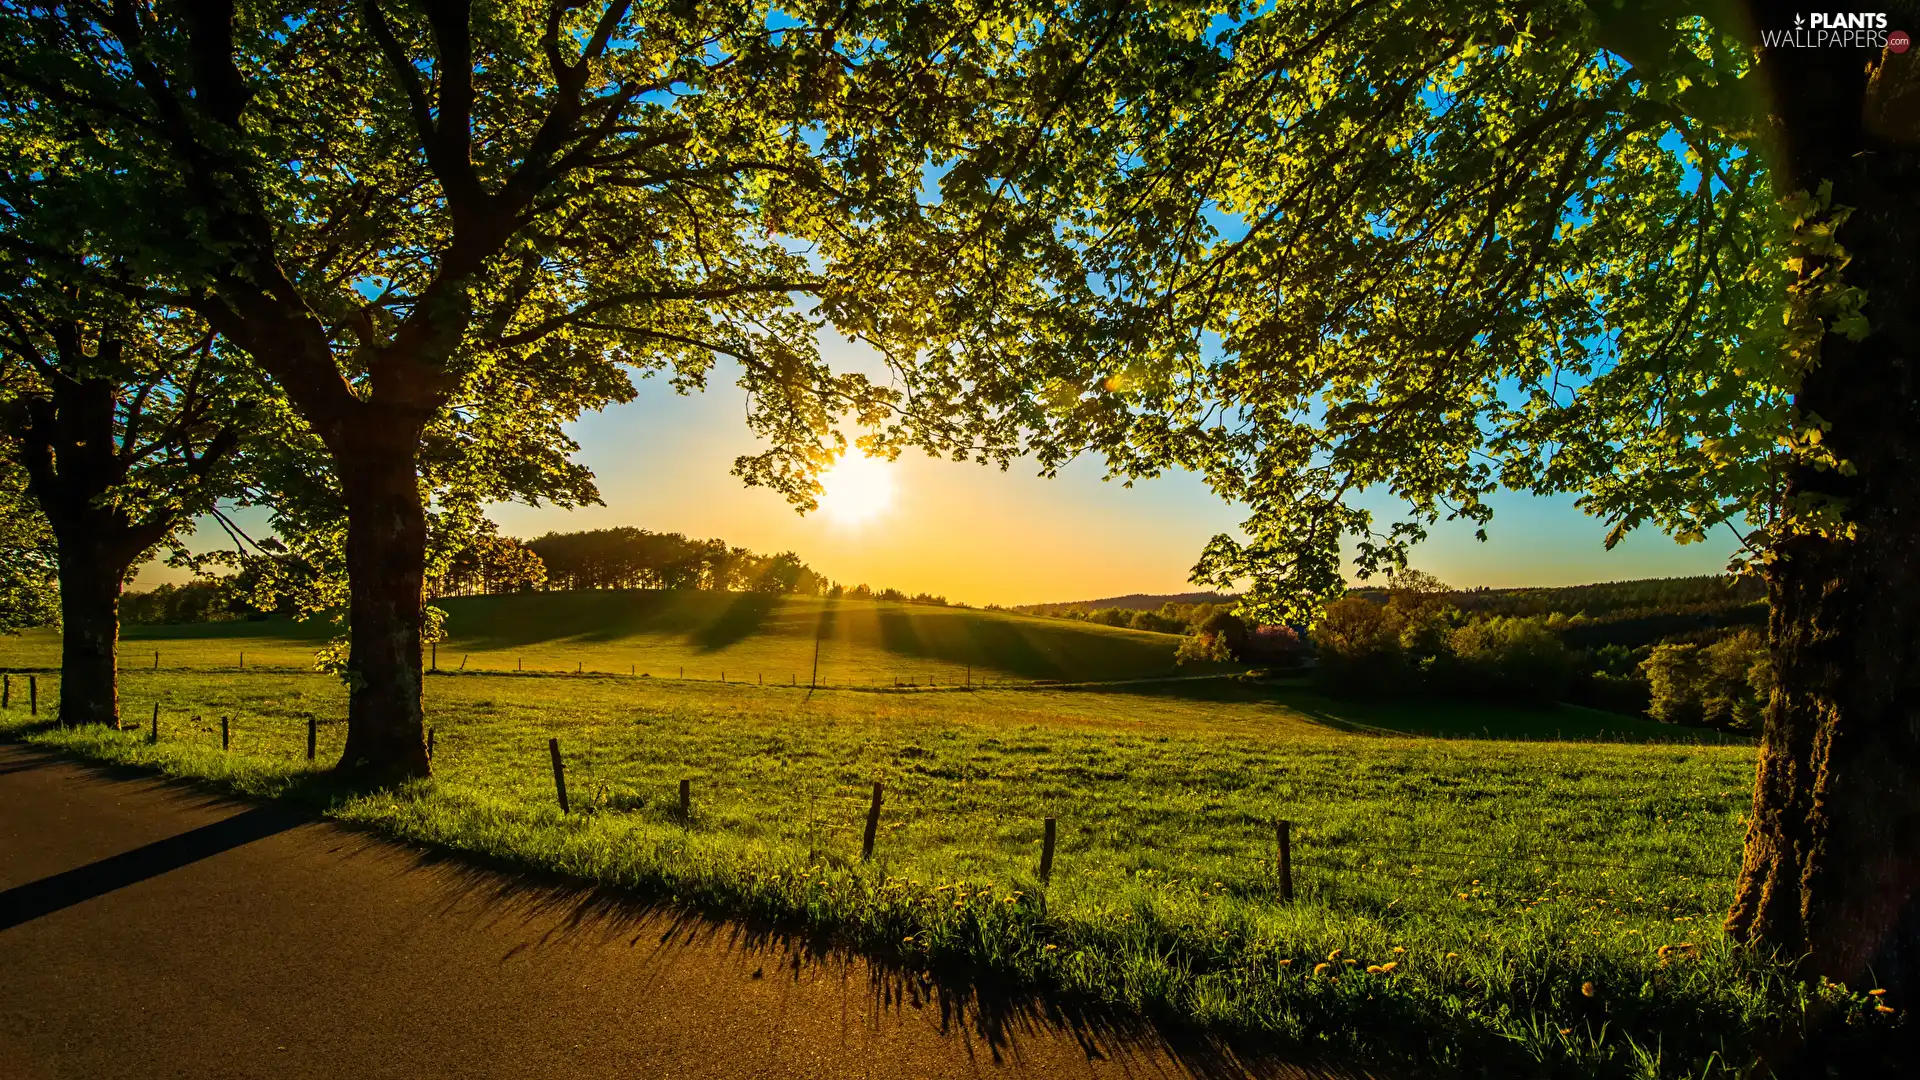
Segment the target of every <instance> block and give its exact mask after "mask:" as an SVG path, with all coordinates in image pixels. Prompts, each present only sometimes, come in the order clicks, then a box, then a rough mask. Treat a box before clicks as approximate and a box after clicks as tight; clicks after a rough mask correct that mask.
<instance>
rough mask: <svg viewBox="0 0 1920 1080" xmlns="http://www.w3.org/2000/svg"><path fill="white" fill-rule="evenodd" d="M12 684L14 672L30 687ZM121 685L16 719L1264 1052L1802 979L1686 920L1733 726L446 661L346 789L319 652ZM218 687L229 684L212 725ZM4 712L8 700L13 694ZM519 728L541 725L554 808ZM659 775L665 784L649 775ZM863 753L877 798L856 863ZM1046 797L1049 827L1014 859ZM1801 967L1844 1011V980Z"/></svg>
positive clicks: (1613, 1010)
mask: <svg viewBox="0 0 1920 1080" xmlns="http://www.w3.org/2000/svg"><path fill="white" fill-rule="evenodd" d="M11 644H14V643H6V644H0V659H6V658H7V653H6V652H5V651H4V650H6V649H7V648H8V646H9V645H11ZM517 644H526V645H531V644H533V643H530V642H529V643H517ZM737 644H738V643H737ZM776 647H777V646H776ZM15 678H16V684H17V682H18V676H16V677H15ZM52 681H53V680H52V679H51V678H46V677H43V684H51V683H52ZM16 689H17V685H16ZM42 692H43V694H42V704H43V709H50V708H51V705H52V702H53V699H54V698H55V697H56V695H57V689H55V688H54V687H52V686H51V685H43V687H42ZM122 693H123V703H124V711H125V713H126V715H127V716H128V717H130V718H133V719H137V720H138V721H140V722H141V724H142V727H143V728H144V726H145V721H146V720H147V718H148V717H149V716H150V714H151V710H152V707H153V705H154V704H155V703H158V704H159V705H160V706H161V717H162V730H161V736H162V737H161V741H160V743H159V745H157V746H149V745H147V744H146V742H145V738H144V734H134V733H131V732H129V733H114V732H106V731H89V732H58V731H46V730H44V729H34V730H35V733H34V734H32V736H31V737H32V738H33V739H34V741H36V742H39V743H41V744H43V745H48V746H52V747H57V748H59V749H62V750H64V751H66V752H69V753H73V754H77V755H81V756H85V757H90V758H94V759H100V760H107V761H115V762H122V763H128V764H133V765H138V766H143V767H149V768H155V769H161V770H164V771H167V772H170V773H173V774H177V775H182V776H189V777H194V778H197V779H200V780H202V781H204V782H209V783H212V784H214V785H217V786H222V787H226V788H230V789H233V790H238V791H244V792H249V793H255V794H266V795H281V796H292V797H296V798H304V799H309V800H316V801H319V802H320V803H322V804H324V805H325V807H326V812H327V813H329V814H331V815H332V816H334V817H336V818H338V819H340V820H343V821H347V822H352V823H356V824H361V825H365V826H370V827H373V828H377V829H380V830H383V831H385V832H388V833H390V834H393V835H395V836H399V837H403V838H407V839H410V840H414V841H419V842H424V843H429V844H435V845H442V846H446V847H450V848H455V849H459V850H463V851H469V852H474V853H477V854H480V855H483V856H487V857H493V858H500V859H504V860H507V861H509V862H511V863H513V864H516V865H523V866H528V867H532V868H537V869H541V870H548V871H556V872H560V873H564V874H568V875H573V876H576V877H580V878H584V879H589V880H594V881H600V882H605V883H608V884H611V885H613V886H616V887H620V888H626V889H632V890H636V891H638V892H640V893H642V894H644V895H647V896H656V897H666V898H670V899H672V900H673V901H676V902H678V903H682V904H687V905H691V906H695V907H699V908H702V909H706V910H709V911H713V912H719V913H727V914H733V915H739V916H745V917H753V918H764V919H773V920H779V921H783V922H787V923H790V924H803V925H809V926H812V927H815V928H818V929H822V930H826V931H829V932H831V933H833V934H835V935H837V936H839V937H840V938H841V939H842V940H844V941H847V942H849V943H851V944H853V945H856V946H858V947H861V948H864V949H866V950H868V951H870V952H871V953H873V954H874V955H876V956H879V957H881V958H882V959H883V960H887V961H892V962H898V963H901V964H904V965H907V966H909V967H913V968H922V967H924V968H926V969H930V970H933V971H936V972H941V973H944V974H946V975H947V976H948V977H951V978H971V979H975V980H985V981H987V982H989V983H991V984H992V985H995V986H999V987H1002V988H1011V990H1014V991H1020V992H1038V993H1045V994H1047V995H1049V996H1050V997H1052V998H1053V999H1055V1000H1060V1001H1068V1002H1089V1003H1101V1004H1103V1005H1117V1006H1120V1007H1122V1008H1125V1009H1128V1010H1138V1011H1141V1012H1143V1013H1146V1014H1148V1015H1151V1016H1155V1017H1158V1018H1162V1019H1165V1020H1169V1021H1174V1022H1179V1023H1188V1024H1198V1025H1202V1026H1205V1027H1208V1028H1212V1029H1216V1030H1222V1031H1226V1032H1233V1033H1243V1034H1250V1035H1254V1036H1257V1037H1258V1038H1259V1039H1260V1040H1262V1042H1263V1043H1265V1044H1267V1045H1272V1046H1278V1047H1282V1048H1285V1050H1286V1052H1288V1053H1298V1052H1301V1051H1303V1050H1304V1051H1307V1052H1314V1051H1331V1052H1335V1053H1340V1054H1350V1055H1358V1056H1361V1057H1363V1058H1369V1059H1374V1060H1378V1061H1382V1062H1388V1063H1395V1062H1397V1063H1403V1064H1406V1063H1410V1064H1414V1065H1417V1066H1424V1067H1427V1068H1431V1069H1436V1070H1438V1071H1450V1070H1458V1071H1462V1072H1480V1071H1483V1070H1486V1071H1490V1072H1491V1073H1492V1074H1493V1075H1555V1074H1560V1075H1595V1074H1602V1075H1618V1076H1701V1075H1716V1074H1717V1072H1716V1070H1720V1069H1721V1067H1722V1066H1724V1065H1726V1064H1727V1063H1728V1062H1729V1061H1731V1062H1733V1063H1734V1064H1739V1063H1740V1062H1742V1061H1744V1060H1745V1056H1744V1055H1747V1054H1748V1053H1749V1051H1748V1050H1747V1049H1746V1048H1747V1047H1748V1046H1749V1045H1750V1042H1749V1040H1750V1038H1751V1036H1752V1035H1753V1034H1754V1033H1755V1032H1757V1031H1762V1030H1779V1029H1782V1028H1787V1027H1791V1026H1792V1025H1794V1024H1796V1023H1798V1022H1799V1020H1800V1018H1801V1016H1802V1015H1803V1013H1804V1011H1805V1010H1806V1009H1807V1008H1808V1007H1809V1004H1810V999H1809V998H1808V997H1807V996H1806V993H1805V992H1804V991H1802V990H1801V989H1800V988H1799V987H1798V986H1797V984H1794V983H1792V982H1790V981H1788V980H1785V979H1783V978H1782V977H1781V973H1780V971H1779V969H1777V968H1775V967H1773V966H1770V965H1768V964H1766V963H1764V962H1762V961H1761V960H1760V959H1758V958H1756V957H1754V956H1752V955H1751V954H1749V953H1747V952H1744V951H1743V950H1740V949H1737V948H1736V947H1734V945H1733V944H1732V943H1731V942H1730V941H1729V940H1728V939H1727V938H1726V936H1725V935H1724V934H1723V933H1722V932H1721V931H1720V929H1719V923H1720V919H1721V917H1722V914H1723V913H1724V911H1725V909H1726V906H1727V903H1728V900H1729V894H1728V890H1729V886H1730V881H1731V877H1732V873H1733V871H1734V869H1735V866H1736V863H1737V860H1738V855H1739V847H1740V839H1741V832H1742V824H1741V813H1742V812H1743V810H1744V809H1745V807H1746V805H1747V801H1748V795H1747V792H1748V790H1749V785H1750V783H1751V771H1752V766H1753V760H1752V750H1751V748H1750V747H1748V746H1745V745H1738V744H1727V745H1689V744H1675V743H1670V742H1655V741H1638V742H1632V741H1584V742H1582V741H1561V740H1555V739H1554V738H1553V736H1554V735H1555V733H1556V732H1559V733H1561V734H1563V735H1576V736H1578V737H1580V738H1584V739H1595V738H1597V737H1598V736H1599V734H1600V732H1601V731H1602V730H1605V731H1607V732H1609V733H1610V736H1611V737H1612V738H1614V739H1640V740H1646V739H1648V738H1650V737H1653V736H1659V735H1662V734H1666V735H1672V734H1676V733H1675V732H1673V731H1672V729H1662V730H1657V731H1656V730H1643V729H1641V728H1636V727H1635V725H1634V724H1633V722H1631V721H1629V720H1627V719H1626V718H1622V717H1606V716H1605V714H1594V713H1591V712H1590V711H1587V710H1570V709H1562V710H1558V711H1554V712H1546V713H1528V712H1525V711H1522V710H1498V709H1482V710H1477V716H1476V715H1469V711H1449V712H1445V713H1438V714H1435V716H1436V717H1437V719H1435V720H1434V722H1433V724H1432V727H1433V729H1434V730H1438V731H1442V732H1445V733H1452V734H1468V733H1472V732H1475V731H1481V730H1484V731H1490V732H1503V733H1505V734H1507V735H1509V736H1527V737H1530V738H1532V739H1534V740H1538V741H1521V740H1518V739H1511V738H1510V739H1489V738H1452V739H1434V738H1411V737H1404V736H1399V735H1392V734H1379V733H1378V732H1380V731H1381V730H1383V729H1386V728H1389V727H1393V726H1396V725H1399V726H1409V727H1411V726H1416V725H1417V723H1418V711H1417V710H1411V709H1406V708H1401V709H1399V710H1394V709H1390V708H1388V707H1386V706H1379V705H1374V706H1362V707H1355V706H1351V705H1348V704H1345V703H1340V702H1334V701H1329V700H1327V699H1323V698H1319V697H1316V696H1315V695H1313V694H1312V693H1310V692H1309V691H1307V690H1306V689H1304V688H1303V687H1299V686H1285V685H1283V686H1277V687H1275V686H1259V685H1252V684H1248V683H1245V682H1242V681H1239V680H1231V679H1222V680H1216V681H1211V682H1189V683H1168V684H1158V685H1153V684H1148V685H1137V686H1131V687H1122V688H1118V689H1115V690H1107V691H1094V690H1066V689H1052V688H1001V689H992V690H985V691H978V690H976V691H972V692H968V691H961V690H919V691H912V692H893V691H887V692H881V693H874V692H857V691H846V690H842V691H823V692H820V693H816V694H814V695H812V696H811V697H810V698H809V696H808V695H807V694H806V692H805V691H804V690H791V689H787V688H784V687H774V686H768V687H760V686H757V685H747V686H743V685H738V684H734V685H721V684H718V683H714V682H695V681H691V680H689V681H685V682H680V681H673V680H661V679H637V678H628V677H608V676H601V677H594V676H577V677H557V676H547V677H534V676H519V677H516V676H511V675H472V674H469V675H461V676H443V677H440V678H434V679H430V680H429V682H428V695H429V711H430V715H431V722H432V723H433V724H434V725H435V727H436V734H437V745H438V749H439V754H438V757H437V759H436V762H435V771H436V775H435V778H434V779H433V780H432V781H428V782H422V783H418V784H414V785H410V786H408V787H406V788H403V789H401V790H398V791H390V792H375V793H353V792H340V791H338V790H337V789H334V788H332V787H330V786H328V784H327V783H326V782H324V781H323V780H321V779H320V778H318V777H317V776H316V775H315V774H314V773H312V772H310V771H309V769H308V766H307V765H306V763H305V761H304V732H305V722H306V721H305V718H306V717H307V716H308V715H309V714H311V715H314V716H316V717H317V718H318V719H319V721H320V731H321V762H322V764H325V763H326V762H328V761H329V760H331V757H332V756H333V755H335V754H337V753H338V749H339V746H340V744H341V740H342V736H343V727H344V723H343V708H344V702H343V694H342V693H341V690H340V687H339V684H338V683H337V682H335V681H333V680H331V679H328V678H326V677H323V676H318V675H311V674H300V673H292V672H244V673H243V672H238V671H216V672H190V671H173V670H162V671H160V672H157V673H153V672H139V671H133V672H130V673H129V674H128V675H127V677H126V678H125V680H124V685H123V691H122ZM17 705H18V699H17V698H16V706H17ZM222 714H228V715H231V716H233V718H234V730H235V746H234V750H233V752H232V753H229V754H223V753H221V752H220V750H219V749H218V746H219V725H218V717H219V716H220V715H222ZM20 717H21V714H20V712H19V711H18V708H17V707H16V710H15V711H14V712H13V713H11V714H8V718H9V720H11V721H12V722H14V724H15V725H16V727H15V730H23V729H21V728H19V727H18V723H19V720H20ZM1476 719H1477V720H1478V721H1479V722H1477V723H1475V722H1473V721H1474V720H1476ZM1644 727H1645V728H1648V729H1653V728H1658V725H1644ZM549 737H558V738H559V739H560V740H561V744H562V747H563V750H564V753H565V757H566V761H567V769H568V784H569V788H570V791H571V795H572V798H573V804H574V810H575V813H573V814H572V815H569V816H565V817H563V816H562V815H561V814H560V813H559V811H558V809H557V807H556V806H555V802H554V796H553V788H552V778H551V775H550V772H549V766H548V761H547V754H546V740H547V739H548V738H549ZM683 778H687V779H690V780H692V782H693V792H694V811H693V815H692V817H691V820H688V821H682V820H680V819H679V817H678V815H677V810H676V805H675V804H676V801H677V799H676V792H677V786H678V783H679V781H680V780H681V779H683ZM875 781H879V782H881V783H882V784H883V785H884V790H885V801H884V806H883V812H882V815H881V828H880V833H879V841H878V845H877V846H878V853H877V857H876V859H875V860H874V862H873V863H872V864H871V865H865V864H862V863H861V862H860V860H859V844H860V830H861V826H862V822H863V817H864V813H865V808H866V805H867V798H868V793H869V791H870V788H871V785H872V783H873V782H875ZM1049 816H1051V817H1054V818H1056V819H1057V820H1058V821H1059V823H1060V834H1059V835H1060V846H1059V851H1058V854H1057V856H1056V860H1055V874H1054V879H1053V881H1052V882H1051V884H1050V885H1046V886H1043V885H1041V884H1040V883H1039V882H1038V881H1036V880H1035V869H1036V863H1037V859H1038V851H1039V840H1040V836H1041V831H1042V821H1043V819H1044V818H1046V817H1049ZM1280 817H1285V818H1288V819H1290V820H1292V821H1293V822H1294V823H1295V825H1294V830H1295V831H1294V855H1295V862H1296V874H1295V887H1296V890H1297V898H1296V900H1295V902H1293V903H1291V904H1287V903H1282V902H1281V901H1280V899H1279V898H1278V895H1277V892H1278V890H1277V884H1278V883H1277V881H1276V879H1275V873H1274V869H1273V860H1272V848H1273V841H1272V836H1273V832H1272V828H1273V826H1272V822H1273V821H1274V819H1276V818H1280ZM1663 947H1666V951H1665V952H1664V953H1663V952H1662V951H1661V950H1662V948H1663ZM1335 950H1340V955H1339V956H1338V957H1334V958H1333V959H1331V960H1329V959H1328V958H1329V957H1330V956H1332V954H1333V953H1334V951H1335ZM1400 950H1404V951H1400ZM1348 959H1352V960H1355V961H1356V963H1355V964H1354V965H1351V966H1349V965H1348V964H1346V963H1345V961H1346V960H1348ZM1323 963H1324V964H1329V965H1330V966H1329V967H1327V968H1324V969H1320V970H1318V971H1317V972H1316V968H1318V966H1319V965H1320V964H1323ZM1388 963H1393V964H1396V965H1397V967H1396V968H1395V969H1394V970H1392V971H1391V972H1385V973H1379V972H1376V973H1369V972H1368V971H1367V970H1366V969H1367V968H1368V967H1369V966H1381V965H1385V964H1388ZM1587 983H1591V984H1592V985H1593V988H1594V993H1593V995H1592V996H1587V995H1586V994H1585V993H1583V992H1582V986H1583V984H1587ZM1860 989H1865V988H1860ZM1829 997H1830V998H1831V999H1832V1001H1831V1002H1830V1003H1834V1004H1838V1005H1839V1006H1840V1007H1842V1008H1845V1009H1849V1010H1852V1011H1854V1012H1856V1013H1858V1014H1859V1016H1860V1017H1862V1018H1863V1021H1864V1022H1867V1023H1871V1022H1873V1021H1875V1020H1876V1019H1878V1018H1877V1017H1876V1016H1875V1015H1874V1014H1873V1013H1872V1012H1871V1010H1870V1004H1871V1003H1870V1001H1869V999H1867V998H1866V997H1864V996H1861V995H1855V994H1845V993H1843V992H1841V991H1838V990H1833V991H1830V992H1829Z"/></svg>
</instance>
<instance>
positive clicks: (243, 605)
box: [20, 521, 952, 625]
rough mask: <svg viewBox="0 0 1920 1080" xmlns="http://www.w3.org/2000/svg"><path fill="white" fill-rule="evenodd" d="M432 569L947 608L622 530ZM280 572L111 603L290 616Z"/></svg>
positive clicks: (483, 587) (479, 554) (668, 536)
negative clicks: (841, 598) (839, 598)
mask: <svg viewBox="0 0 1920 1080" xmlns="http://www.w3.org/2000/svg"><path fill="white" fill-rule="evenodd" d="M435 566H436V568H437V569H436V571H435V572H434V573H432V574H431V575H430V576H429V577H428V578H427V595H428V597H429V598H435V597H446V596H491V595H498V594H503V593H520V592H541V591H560V590H574V589H708V590H716V591H726V592H758V593H791V594H798V595H802V596H828V597H835V598H838V597H847V598H850V599H855V600H877V601H882V602H892V603H903V604H932V605H938V606H942V607H946V606H952V605H950V603H949V601H948V600H947V598H946V597H944V596H938V595H935V594H932V593H911V594H910V593H906V592H903V591H901V590H899V589H891V588H888V589H877V590H876V589H874V588H872V587H870V586H868V585H865V584H860V585H855V586H852V587H848V586H845V585H842V584H841V583H839V582H836V581H832V580H829V579H828V578H826V577H823V576H822V575H820V574H818V573H816V572H815V571H814V570H813V568H812V567H809V566H808V565H807V564H806V563H804V562H802V561H801V560H800V557H799V556H798V555H795V554H794V553H793V552H790V551H786V552H780V553H779V554H775V555H761V554H758V553H755V552H753V551H749V550H748V549H746V548H741V547H732V546H730V545H728V544H727V543H726V541H724V540H689V539H687V538H686V537H685V536H682V535H681V534H679V533H655V532H650V531H648V530H646V529H638V528H630V527H622V528H613V529H596V530H591V531H586V532H570V533H557V532H556V533H547V534H546V535H544V536H540V537H537V538H535V539H533V540H518V539H515V538H514V537H510V536H502V535H500V534H499V531H498V529H497V528H496V527H495V526H494V525H493V523H492V522H491V521H482V522H481V524H480V526H479V527H478V528H477V529H475V530H473V531H472V534H471V535H470V536H468V537H467V538H466V543H465V544H464V545H462V546H461V547H460V548H459V549H458V550H456V551H454V552H453V554H452V555H450V556H448V557H445V558H443V559H440V560H438V561H437V562H436V563H435ZM287 569H288V568H287V567H286V566H285V565H278V566H272V565H266V564H263V562H262V561H261V560H254V561H252V562H251V563H249V564H248V567H247V569H246V570H245V571H243V572H242V573H239V574H233V575H227V576H224V577H216V578H201V579H197V580H194V581H190V582H187V583H185V584H180V585H174V584H165V585H161V586H158V587H157V588H154V589H151V590H148V591H145V592H129V593H127V594H125V595H124V596H123V597H122V598H121V606H120V615H121V618H122V619H123V620H125V621H127V622H134V623H191V622H208V621H215V620H220V619H228V618H237V617H240V616H244V615H257V614H265V613H269V612H273V611H280V612H283V613H286V614H297V613H299V612H300V610H301V607H302V605H301V602H300V599H299V597H298V596H297V595H293V594H290V593H289V592H288V588H289V585H290V581H289V579H290V577H291V576H292V575H290V574H289V573H287ZM309 569H310V568H309ZM47 577H48V578H49V579H51V578H52V575H51V574H48V575H47ZM20 614H21V615H22V616H23V617H26V618H27V621H26V622H25V623H24V625H34V624H37V623H43V622H53V621H55V616H56V612H55V610H54V609H53V608H52V607H51V606H49V605H43V606H42V607H41V609H39V610H38V611H36V612H29V611H26V610H24V609H22V611H21V612H20Z"/></svg>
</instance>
